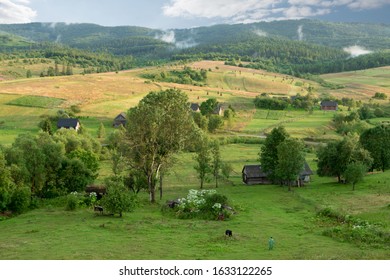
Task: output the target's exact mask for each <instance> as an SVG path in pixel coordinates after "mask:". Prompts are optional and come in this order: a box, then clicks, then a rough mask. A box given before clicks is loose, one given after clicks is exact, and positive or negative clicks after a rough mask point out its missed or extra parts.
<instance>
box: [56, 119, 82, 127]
mask: <svg viewBox="0 0 390 280" xmlns="http://www.w3.org/2000/svg"><path fill="white" fill-rule="evenodd" d="M78 123H79V120H78V119H59V120H58V122H57V127H58V128H62V127H63V128H74V129H76V127H77V124H78Z"/></svg>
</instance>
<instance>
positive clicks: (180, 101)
mask: <svg viewBox="0 0 390 280" xmlns="http://www.w3.org/2000/svg"><path fill="white" fill-rule="evenodd" d="M193 128H194V122H193V119H192V117H191V113H190V109H189V107H188V97H187V96H186V95H185V94H184V93H183V92H181V91H180V90H176V89H169V90H165V91H160V92H150V93H149V94H148V95H147V96H145V97H144V98H143V99H142V100H141V101H140V103H139V105H138V106H136V107H134V108H131V109H130V110H129V112H128V124H127V127H126V129H127V133H126V138H125V142H124V144H125V150H124V152H125V154H126V155H127V158H128V159H129V162H130V164H131V165H132V167H133V168H135V169H137V170H139V171H141V172H143V173H144V175H145V176H146V178H147V181H148V188H149V194H150V201H151V202H155V190H156V188H155V186H156V181H157V179H158V178H159V173H160V170H161V168H162V166H163V165H164V164H165V163H166V162H167V161H168V160H169V158H171V157H172V156H173V155H174V154H175V153H177V152H179V151H181V150H182V149H183V148H184V147H185V145H186V143H187V142H188V140H189V139H190V137H191V132H192V131H193Z"/></svg>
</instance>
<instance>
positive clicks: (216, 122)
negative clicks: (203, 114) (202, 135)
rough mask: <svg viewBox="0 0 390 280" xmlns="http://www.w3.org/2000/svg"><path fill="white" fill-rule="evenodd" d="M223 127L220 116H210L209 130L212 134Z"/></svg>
mask: <svg viewBox="0 0 390 280" xmlns="http://www.w3.org/2000/svg"><path fill="white" fill-rule="evenodd" d="M222 126H223V118H222V117H220V116H218V115H210V116H209V123H208V130H209V132H211V133H214V132H215V131H216V130H217V129H219V128H221V127H222Z"/></svg>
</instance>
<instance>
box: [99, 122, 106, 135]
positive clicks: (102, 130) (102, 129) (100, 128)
mask: <svg viewBox="0 0 390 280" xmlns="http://www.w3.org/2000/svg"><path fill="white" fill-rule="evenodd" d="M104 137H106V129H105V128H104V124H103V123H100V126H99V129H98V138H104Z"/></svg>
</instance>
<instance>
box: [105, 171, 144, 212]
mask: <svg viewBox="0 0 390 280" xmlns="http://www.w3.org/2000/svg"><path fill="white" fill-rule="evenodd" d="M106 187H107V194H106V195H105V196H104V197H103V198H102V205H103V206H104V208H106V209H107V211H109V212H111V213H112V214H116V213H118V214H119V216H120V217H122V214H123V212H130V211H132V210H133V209H134V208H135V206H136V204H137V200H136V196H135V195H132V194H131V193H130V191H129V189H128V188H126V187H125V186H124V184H123V180H122V179H121V178H120V177H111V178H108V179H107V180H106Z"/></svg>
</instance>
